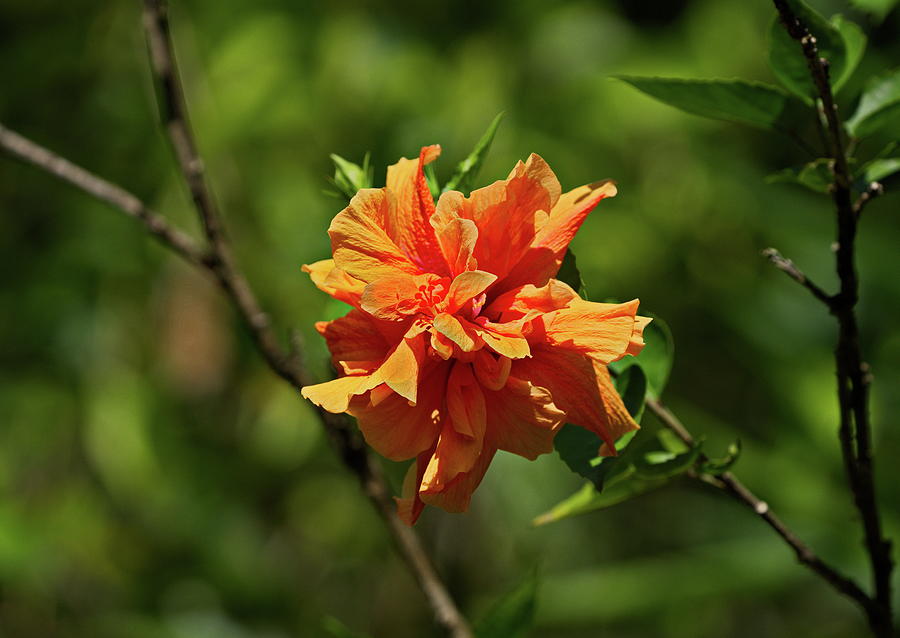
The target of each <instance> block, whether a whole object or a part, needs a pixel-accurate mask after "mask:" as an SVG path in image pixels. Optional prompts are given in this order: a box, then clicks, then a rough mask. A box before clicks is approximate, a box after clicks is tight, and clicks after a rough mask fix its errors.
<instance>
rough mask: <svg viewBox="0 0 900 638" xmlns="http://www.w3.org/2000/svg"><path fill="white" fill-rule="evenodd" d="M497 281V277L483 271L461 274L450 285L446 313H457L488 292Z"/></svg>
mask: <svg viewBox="0 0 900 638" xmlns="http://www.w3.org/2000/svg"><path fill="white" fill-rule="evenodd" d="M495 281H497V275H495V274H493V273H489V272H484V271H483V270H470V271H468V272H464V273H460V274H459V275H457V276H456V277H454V279H453V281H452V282H451V283H450V290H449V292H448V293H447V299H446V306H447V307H446V312H449V313H454V312H456V311H457V310H459V309H460V308H462V307H463V305H464V304H465V303H467V302H468V301H471V300H472V299H473V298H474V297H477V296H478V295H480V294H481V293H483V292H484V291H485V290H487V289H488V287H489V286H490V285H491V284H492V283H494V282H495Z"/></svg>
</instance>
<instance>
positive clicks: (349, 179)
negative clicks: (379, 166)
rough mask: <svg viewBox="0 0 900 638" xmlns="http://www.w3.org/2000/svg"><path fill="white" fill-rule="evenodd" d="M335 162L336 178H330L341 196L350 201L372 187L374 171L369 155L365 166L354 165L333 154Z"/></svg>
mask: <svg viewBox="0 0 900 638" xmlns="http://www.w3.org/2000/svg"><path fill="white" fill-rule="evenodd" d="M330 157H331V161H332V162H334V177H332V178H329V179H330V181H331V183H332V184H334V186H335V187H336V188H337V189H338V191H339V192H340V194H341V195H343V196H344V197H346V198H347V199H348V200H349V199H352V198H353V196H354V195H356V193H357V192H358V191H360V190H362V189H363V188H371V187H372V176H373V170H372V167H371V166H370V165H369V154H368V153H366V156H365V157H364V158H363V165H362V166H360V165H359V164H354V163H353V162H351V161H349V160H346V159H344V158H343V157H341V156H340V155H337V154H335V153H332V154H331V156H330Z"/></svg>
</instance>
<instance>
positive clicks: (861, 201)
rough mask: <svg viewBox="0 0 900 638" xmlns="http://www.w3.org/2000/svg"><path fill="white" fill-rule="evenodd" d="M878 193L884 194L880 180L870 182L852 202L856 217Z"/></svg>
mask: <svg viewBox="0 0 900 638" xmlns="http://www.w3.org/2000/svg"><path fill="white" fill-rule="evenodd" d="M879 195H884V186H882V184H881V183H880V182H871V183H870V184H869V185H868V186H867V187H866V190H865V191H864V192H863V194H862V195H860V196H859V197H858V198H857V199H856V201H855V202H853V214H854V215H856V217H857V219H858V218H859V216H860V215H862V212H863V209H864V208H865V207H866V206H867V205H868V204H869V202H871V201H872V200H873V199H875V198H876V197H878V196H879Z"/></svg>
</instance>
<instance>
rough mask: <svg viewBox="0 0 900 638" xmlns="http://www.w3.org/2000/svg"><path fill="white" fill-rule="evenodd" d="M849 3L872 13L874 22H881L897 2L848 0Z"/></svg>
mask: <svg viewBox="0 0 900 638" xmlns="http://www.w3.org/2000/svg"><path fill="white" fill-rule="evenodd" d="M850 4H852V5H853V6H854V7H856V8H857V9H859V10H860V11H865V12H866V13H870V14H872V17H874V18H875V21H876V22H881V21H882V20H884V19H885V17H887V14H888V13H890V12H891V9H893V8H894V6H895V5H896V4H897V0H850Z"/></svg>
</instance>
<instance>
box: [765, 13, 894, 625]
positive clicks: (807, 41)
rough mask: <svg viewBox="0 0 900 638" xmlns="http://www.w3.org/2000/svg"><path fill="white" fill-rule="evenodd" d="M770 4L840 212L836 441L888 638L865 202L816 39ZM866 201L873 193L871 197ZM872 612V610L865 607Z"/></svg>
mask: <svg viewBox="0 0 900 638" xmlns="http://www.w3.org/2000/svg"><path fill="white" fill-rule="evenodd" d="M774 3H775V8H776V9H777V10H778V13H779V15H780V17H781V22H782V24H783V25H784V27H785V29H787V32H788V33H789V34H790V36H791V37H792V38H793V39H795V40H796V41H797V42H798V43H799V44H800V47H801V49H802V51H803V55H804V57H805V58H806V62H807V66H808V67H809V71H810V75H811V77H812V80H813V84H814V85H815V87H816V91H817V93H818V95H819V99H820V100H821V104H822V111H823V112H824V116H825V121H826V124H827V134H828V137H829V142H830V144H829V146H830V153H831V159H832V172H833V175H834V181H833V188H832V191H831V194H832V199H833V200H834V204H835V208H836V211H837V252H836V267H837V274H838V278H839V279H840V292H839V293H838V294H837V295H836V296H835V297H833V306H832V313H833V314H834V315H835V316H836V317H837V320H838V327H839V331H838V343H837V347H836V348H835V362H836V367H837V382H838V402H839V404H840V415H841V416H840V427H839V431H838V433H839V439H840V442H841V452H842V454H843V457H844V467H845V471H846V473H847V479H848V482H849V484H850V489H851V491H852V493H853V500H854V503H855V505H856V508H857V510H858V511H859V514H860V517H861V519H862V523H863V529H864V532H865V545H866V550H867V552H868V555H869V562H870V564H871V569H872V580H873V586H874V590H875V594H874V602H875V605H876V607H875V609H874V610H871V611H870V613H869V624H870V626H871V628H872V631H873V633H874V634H875V635H876V636H891V635H893V628H892V615H891V572H892V570H893V561H892V559H891V545H890V542H889V541H887V540H886V539H885V538H884V537H883V535H882V530H881V517H880V512H879V509H878V501H877V498H876V494H875V484H874V475H873V460H872V435H871V431H872V430H871V424H870V422H869V407H868V402H869V397H868V393H869V381H870V374H869V372H868V366H867V364H865V363H863V360H862V354H861V351H860V345H859V328H858V325H857V320H856V303H857V301H858V299H859V278H858V276H857V273H856V255H855V249H856V231H857V221H858V218H859V214H858V213H859V212H860V211H861V210H862V207H863V206H864V205H865V203H866V201H868V199H866V200H863V201H860V202H858V205H857V206H854V203H853V201H852V199H851V192H850V186H851V183H852V174H851V172H850V169H849V162H848V159H847V152H846V147H845V143H844V135H843V126H842V124H841V121H840V118H839V116H838V109H837V105H836V104H835V101H834V95H833V93H832V90H831V82H830V80H829V77H828V62H827V61H826V60H823V59H822V58H821V57H820V56H819V50H818V47H817V46H816V39H815V37H814V36H813V35H812V34H811V33H810V32H809V30H808V29H807V27H806V26H805V25H804V24H803V23H802V22H800V20H799V19H798V18H797V16H796V15H795V14H794V12H793V10H792V9H791V7H790V5H789V4H788V2H787V1H786V0H774ZM870 198H871V196H870ZM867 611H869V610H867Z"/></svg>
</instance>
